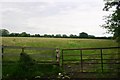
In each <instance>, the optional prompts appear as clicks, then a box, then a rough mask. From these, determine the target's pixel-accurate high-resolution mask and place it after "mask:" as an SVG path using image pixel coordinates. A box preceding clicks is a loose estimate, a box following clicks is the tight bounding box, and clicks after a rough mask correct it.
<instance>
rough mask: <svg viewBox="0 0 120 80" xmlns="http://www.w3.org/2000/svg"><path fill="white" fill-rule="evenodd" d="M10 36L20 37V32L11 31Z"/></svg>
mask: <svg viewBox="0 0 120 80" xmlns="http://www.w3.org/2000/svg"><path fill="white" fill-rule="evenodd" d="M9 36H10V37H19V36H20V34H19V33H10V34H9Z"/></svg>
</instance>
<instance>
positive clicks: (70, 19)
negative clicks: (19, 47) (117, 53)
mask: <svg viewBox="0 0 120 80" xmlns="http://www.w3.org/2000/svg"><path fill="white" fill-rule="evenodd" d="M4 1H6V0H4ZM17 1H18V0H16V2H17ZM19 1H20V0H19ZM21 1H22V0H21ZM26 1H27V0H26ZM30 1H33V0H30ZM35 1H36V0H35ZM16 2H10V3H9V2H4V3H2V10H1V11H2V26H3V27H4V28H7V29H9V30H10V31H12V32H22V31H26V32H30V33H40V34H44V33H49V34H57V33H61V34H71V33H72V34H79V33H80V32H83V31H84V32H88V33H89V34H93V35H98V36H100V35H103V33H105V30H103V29H102V28H100V26H99V25H101V24H103V21H102V16H104V15H105V14H106V13H104V12H103V11H102V8H103V6H104V4H103V2H102V1H101V0H89V1H88V0H74V1H73V0H64V1H63V0H61V1H60V0H45V1H44V0H41V1H40V2H39V1H38V2H24V1H23V2H17V3H16Z"/></svg>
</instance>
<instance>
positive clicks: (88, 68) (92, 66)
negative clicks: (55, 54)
mask: <svg viewBox="0 0 120 80" xmlns="http://www.w3.org/2000/svg"><path fill="white" fill-rule="evenodd" d="M119 49H120V47H106V48H79V49H62V67H63V69H64V70H65V72H66V73H67V74H69V75H70V76H72V77H75V78H76V77H78V78H80V77H85V78H86V77H93V76H94V77H101V76H100V75H101V74H103V75H104V76H103V75H102V76H103V77H107V76H108V77H118V74H119V72H120V51H119ZM84 73H85V74H84ZM86 73H88V75H87V74H86ZM92 73H95V75H93V74H92ZM105 74H106V75H107V76H106V75H105ZM110 74H111V75H112V76H110ZM90 75H91V76H90Z"/></svg>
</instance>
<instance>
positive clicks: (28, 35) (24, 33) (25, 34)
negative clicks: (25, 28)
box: [20, 32, 30, 37]
mask: <svg viewBox="0 0 120 80" xmlns="http://www.w3.org/2000/svg"><path fill="white" fill-rule="evenodd" d="M20 36H21V37H30V34H27V33H26V32H22V33H21V34H20Z"/></svg>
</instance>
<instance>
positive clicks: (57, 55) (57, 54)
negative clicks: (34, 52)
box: [56, 48, 60, 66]
mask: <svg viewBox="0 0 120 80" xmlns="http://www.w3.org/2000/svg"><path fill="white" fill-rule="evenodd" d="M56 62H57V64H58V65H59V66H60V49H59V48H56Z"/></svg>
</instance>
